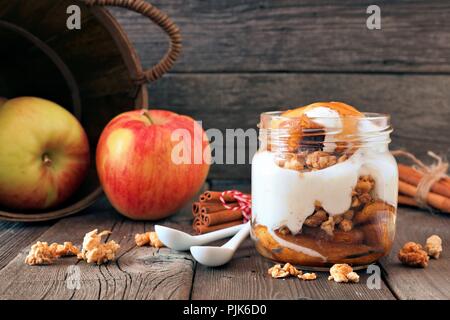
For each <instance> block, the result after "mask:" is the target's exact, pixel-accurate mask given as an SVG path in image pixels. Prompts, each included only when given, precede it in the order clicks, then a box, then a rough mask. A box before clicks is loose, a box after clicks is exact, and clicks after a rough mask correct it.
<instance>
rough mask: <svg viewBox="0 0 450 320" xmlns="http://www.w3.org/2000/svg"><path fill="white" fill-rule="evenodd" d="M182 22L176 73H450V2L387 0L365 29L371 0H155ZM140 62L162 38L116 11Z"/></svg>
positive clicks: (148, 59)
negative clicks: (377, 24) (377, 23)
mask: <svg viewBox="0 0 450 320" xmlns="http://www.w3.org/2000/svg"><path fill="white" fill-rule="evenodd" d="M151 2H152V4H154V5H156V6H157V7H158V8H160V9H162V10H164V11H165V12H166V13H167V14H168V15H169V16H170V17H171V18H172V19H173V20H174V21H175V22H176V23H177V24H178V25H179V27H180V29H181V32H182V35H183V55H182V57H181V59H180V61H179V62H178V63H177V64H176V66H175V68H174V72H211V71H214V72H223V71H225V72H240V71H246V72H252V71H269V70H270V71H288V72H295V71H346V72H347V71H350V72H354V71H365V72H374V71H382V72H449V71H450V41H449V40H450V33H449V30H450V20H449V19H448V13H449V12H450V4H449V3H448V1H445V0H429V1H417V0H416V1H402V0H395V1H393V0H384V1H378V2H377V3H376V4H377V5H378V6H380V8H381V17H382V20H381V30H368V29H367V27H366V19H367V18H368V16H369V15H368V14H366V9H367V7H368V6H369V5H372V4H374V3H373V1H371V0H362V1H352V0H331V1H328V0H327V1H325V0H322V1H317V0H302V1H295V0H282V1H266V0H260V1H250V0H245V1H242V0H231V1H221V2H218V1H206V2H205V1H200V0H194V1H189V3H187V2H186V1H183V0H171V1H163V0H154V1H151ZM113 13H114V15H115V16H116V17H117V18H118V20H119V22H121V23H122V25H123V26H124V28H125V30H126V31H127V32H128V34H129V36H130V38H131V40H132V42H133V43H134V44H135V46H136V48H137V49H138V52H139V54H140V56H141V57H142V60H143V64H144V65H145V66H151V65H153V64H155V63H156V62H157V61H158V59H159V58H160V57H162V56H163V53H164V52H165V50H166V49H167V39H166V38H165V35H163V34H162V33H161V32H160V31H159V30H158V29H157V28H156V27H155V26H154V25H152V24H151V23H149V22H148V20H147V19H144V18H141V17H138V16H137V15H136V14H134V13H131V12H129V11H125V10H118V9H115V10H113Z"/></svg>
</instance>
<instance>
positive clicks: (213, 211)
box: [192, 191, 244, 234]
mask: <svg viewBox="0 0 450 320" xmlns="http://www.w3.org/2000/svg"><path fill="white" fill-rule="evenodd" d="M221 194H222V193H221V192H219V191H205V192H204V193H202V194H201V195H200V197H199V201H197V202H194V203H193V204H192V214H193V215H194V222H193V223H192V228H193V229H194V232H195V233H196V234H203V233H208V232H211V231H216V230H220V229H224V228H228V227H232V226H235V225H238V224H241V223H243V222H244V221H243V215H242V210H240V209H234V210H233V208H237V207H239V204H238V202H237V201H236V200H235V199H234V198H233V197H231V196H228V195H224V196H223V199H224V200H225V202H226V205H227V207H229V208H231V209H227V208H225V207H224V205H223V203H222V202H221V201H220V196H221Z"/></svg>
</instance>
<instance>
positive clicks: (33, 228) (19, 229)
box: [0, 221, 53, 270]
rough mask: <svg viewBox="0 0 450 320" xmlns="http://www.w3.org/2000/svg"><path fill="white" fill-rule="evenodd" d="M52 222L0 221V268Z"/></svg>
mask: <svg viewBox="0 0 450 320" xmlns="http://www.w3.org/2000/svg"><path fill="white" fill-rule="evenodd" d="M52 224H53V222H46V223H18V222H8V221H0V270H1V269H3V267H4V266H6V265H7V264H8V263H9V262H10V261H11V260H12V259H13V258H14V257H16V256H17V254H18V253H19V252H20V251H21V250H23V249H24V248H25V247H27V246H29V245H30V243H32V242H33V241H34V240H35V239H36V238H37V237H39V236H40V235H41V234H42V233H43V232H45V230H47V229H48V228H49V227H50V226H51V225H52Z"/></svg>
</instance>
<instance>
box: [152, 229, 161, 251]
mask: <svg viewBox="0 0 450 320" xmlns="http://www.w3.org/2000/svg"><path fill="white" fill-rule="evenodd" d="M150 244H151V246H152V247H154V248H162V247H164V244H163V243H162V242H161V240H159V238H158V235H157V234H156V232H154V231H152V232H150Z"/></svg>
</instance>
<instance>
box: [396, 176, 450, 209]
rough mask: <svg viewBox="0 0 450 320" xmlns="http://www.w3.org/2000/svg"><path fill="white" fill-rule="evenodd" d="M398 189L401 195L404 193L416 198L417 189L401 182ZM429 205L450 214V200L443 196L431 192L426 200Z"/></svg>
mask: <svg viewBox="0 0 450 320" xmlns="http://www.w3.org/2000/svg"><path fill="white" fill-rule="evenodd" d="M398 189H399V192H400V193H403V194H405V195H407V196H410V197H415V195H416V193H417V187H416V186H414V185H412V184H409V183H407V182H404V181H402V180H400V181H399V182H398ZM426 201H427V203H428V204H429V205H430V206H432V207H434V208H436V209H439V210H441V211H443V212H446V213H450V198H447V197H444V196H442V195H439V194H436V193H433V192H429V193H428V195H427V199H426Z"/></svg>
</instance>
